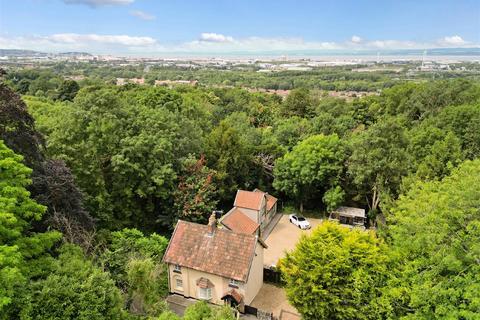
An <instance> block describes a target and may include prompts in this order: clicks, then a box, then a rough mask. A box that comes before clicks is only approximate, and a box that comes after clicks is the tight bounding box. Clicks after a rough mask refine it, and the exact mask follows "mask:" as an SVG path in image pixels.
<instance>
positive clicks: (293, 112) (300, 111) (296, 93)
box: [281, 88, 313, 117]
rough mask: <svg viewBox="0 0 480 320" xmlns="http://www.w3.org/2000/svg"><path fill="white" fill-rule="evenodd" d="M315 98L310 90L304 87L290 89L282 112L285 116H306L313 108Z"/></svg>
mask: <svg viewBox="0 0 480 320" xmlns="http://www.w3.org/2000/svg"><path fill="white" fill-rule="evenodd" d="M312 105H313V100H312V97H311V95H310V91H309V90H307V89H304V88H301V89H294V90H292V91H290V93H289V95H288V96H287V99H285V102H284V103H283V104H282V107H281V110H282V114H283V115H285V116H298V117H305V116H307V115H308V113H309V111H310V110H311V109H312Z"/></svg>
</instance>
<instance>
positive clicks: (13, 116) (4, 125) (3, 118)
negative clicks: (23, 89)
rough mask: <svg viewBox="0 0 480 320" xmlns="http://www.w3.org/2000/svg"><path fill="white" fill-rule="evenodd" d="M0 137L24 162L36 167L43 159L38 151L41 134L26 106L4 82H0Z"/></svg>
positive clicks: (41, 140)
mask: <svg viewBox="0 0 480 320" xmlns="http://www.w3.org/2000/svg"><path fill="white" fill-rule="evenodd" d="M0 139H2V140H3V141H4V142H5V144H6V145H7V146H8V147H9V148H11V149H12V150H13V151H14V152H16V153H17V154H21V155H23V157H24V161H25V164H26V165H27V166H28V167H30V168H32V169H36V168H38V167H39V166H40V164H41V162H42V161H43V160H44V158H43V155H42V153H41V152H40V148H41V145H42V143H43V138H42V136H41V135H40V134H39V133H38V132H37V131H36V130H35V122H34V119H33V118H32V116H31V115H30V114H29V113H28V111H27V106H26V105H25V103H24V102H23V101H22V100H21V99H20V97H19V96H18V95H17V94H15V93H14V92H13V91H12V90H11V89H10V88H9V87H7V86H6V85H5V84H4V83H2V82H0Z"/></svg>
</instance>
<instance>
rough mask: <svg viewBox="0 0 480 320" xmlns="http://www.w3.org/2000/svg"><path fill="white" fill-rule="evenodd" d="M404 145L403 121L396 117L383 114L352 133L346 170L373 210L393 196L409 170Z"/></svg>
mask: <svg viewBox="0 0 480 320" xmlns="http://www.w3.org/2000/svg"><path fill="white" fill-rule="evenodd" d="M406 146H407V138H406V135H405V129H404V125H403V124H402V121H401V120H400V119H397V118H383V119H382V120H379V121H378V122H377V123H375V124H374V125H372V126H371V127H369V128H368V129H367V130H364V131H360V132H358V133H356V134H354V135H353V136H352V137H351V140H350V144H349V147H350V150H351V155H350V157H349V159H348V161H347V163H348V173H349V176H350V177H351V179H352V181H353V183H354V185H356V187H357V190H358V192H359V194H360V195H361V196H363V197H365V198H366V200H367V204H368V206H369V208H370V210H371V211H372V212H376V211H377V210H378V208H379V205H380V202H381V201H382V200H385V199H386V198H388V197H392V196H396V194H397V192H398V190H399V187H400V184H401V180H402V177H403V176H405V175H406V174H407V172H408V161H407V159H408V157H407V153H406V151H405V148H406Z"/></svg>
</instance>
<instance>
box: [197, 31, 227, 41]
mask: <svg viewBox="0 0 480 320" xmlns="http://www.w3.org/2000/svg"><path fill="white" fill-rule="evenodd" d="M200 41H205V42H233V38H232V37H230V36H225V35H223V34H219V33H208V32H204V33H202V34H201V35H200Z"/></svg>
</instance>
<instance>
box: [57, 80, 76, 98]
mask: <svg viewBox="0 0 480 320" xmlns="http://www.w3.org/2000/svg"><path fill="white" fill-rule="evenodd" d="M78 90H80V86H79V85H78V83H77V82H76V81H75V80H65V81H63V82H62V84H61V85H60V87H59V88H58V93H57V99H58V100H60V101H73V99H74V98H75V96H76V95H77V92H78Z"/></svg>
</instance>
